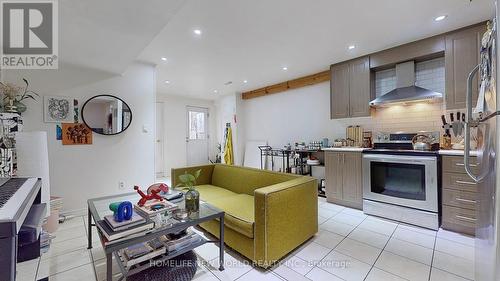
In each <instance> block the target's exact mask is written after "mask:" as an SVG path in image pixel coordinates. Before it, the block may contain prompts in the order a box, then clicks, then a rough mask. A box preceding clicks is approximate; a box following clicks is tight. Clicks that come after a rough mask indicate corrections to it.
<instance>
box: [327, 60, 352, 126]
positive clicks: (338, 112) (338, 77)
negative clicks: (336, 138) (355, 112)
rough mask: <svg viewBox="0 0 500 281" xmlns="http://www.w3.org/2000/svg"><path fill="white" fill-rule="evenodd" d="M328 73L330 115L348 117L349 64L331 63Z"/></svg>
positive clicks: (335, 117)
mask: <svg viewBox="0 0 500 281" xmlns="http://www.w3.org/2000/svg"><path fill="white" fill-rule="evenodd" d="M330 73H331V76H332V77H331V79H330V117H331V119H339V118H346V117H349V64H348V63H342V64H337V65H333V66H332V67H331V71H330Z"/></svg>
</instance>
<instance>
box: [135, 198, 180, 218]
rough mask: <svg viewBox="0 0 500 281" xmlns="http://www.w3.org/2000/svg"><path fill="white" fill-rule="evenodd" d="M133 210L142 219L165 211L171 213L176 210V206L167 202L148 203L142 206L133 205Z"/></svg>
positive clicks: (155, 201)
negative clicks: (141, 216)
mask: <svg viewBox="0 0 500 281" xmlns="http://www.w3.org/2000/svg"><path fill="white" fill-rule="evenodd" d="M134 209H135V210H136V212H137V213H139V214H141V215H143V216H144V217H152V216H155V215H156V214H159V213H165V212H167V211H173V210H176V209H178V206H177V205H176V204H174V203H172V202H168V201H167V200H163V201H159V200H154V201H148V202H146V204H144V206H139V205H137V204H135V205H134Z"/></svg>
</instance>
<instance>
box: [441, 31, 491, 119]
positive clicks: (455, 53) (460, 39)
mask: <svg viewBox="0 0 500 281" xmlns="http://www.w3.org/2000/svg"><path fill="white" fill-rule="evenodd" d="M485 31H486V26H485V25H484V24H483V25H480V26H475V27H472V28H467V29H463V30H459V31H455V32H451V33H448V34H447V35H446V36H445V56H444V60H445V91H446V92H445V99H446V109H462V108H465V96H466V93H467V77H468V76H469V73H470V72H471V71H472V69H473V68H474V67H475V66H476V65H477V64H478V63H479V51H480V50H481V38H482V36H483V34H484V32H485ZM478 88H479V85H478V79H477V75H476V77H475V78H474V84H473V87H472V97H473V98H472V100H473V102H474V106H475V104H476V100H477V94H478Z"/></svg>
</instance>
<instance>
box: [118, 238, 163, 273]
mask: <svg viewBox="0 0 500 281" xmlns="http://www.w3.org/2000/svg"><path fill="white" fill-rule="evenodd" d="M165 253H166V248H165V247H164V245H163V243H162V242H160V241H159V239H154V240H151V241H148V242H143V243H139V244H136V245H133V246H130V247H127V248H125V249H124V250H123V252H122V255H121V256H122V259H123V262H124V264H125V265H126V266H127V267H130V266H132V265H135V264H138V263H141V262H144V261H147V260H150V259H152V258H155V257H157V256H161V255H163V254H165Z"/></svg>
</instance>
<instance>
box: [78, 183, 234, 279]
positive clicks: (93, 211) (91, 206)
mask: <svg viewBox="0 0 500 281" xmlns="http://www.w3.org/2000/svg"><path fill="white" fill-rule="evenodd" d="M135 196H137V198H136V199H137V200H138V199H139V196H138V195H137V193H135V192H132V193H126V194H121V195H113V196H105V197H99V198H93V199H89V200H87V207H88V218H87V219H88V222H87V225H88V247H87V249H92V227H95V226H96V225H95V223H93V220H94V221H98V220H102V219H103V217H101V215H100V214H99V211H98V209H97V208H96V204H95V203H96V202H99V201H101V202H102V201H109V202H117V201H127V200H128V201H130V199H131V198H134V197H135ZM201 208H209V209H210V211H213V213H211V214H209V215H207V216H202V217H200V218H196V219H189V220H186V221H183V222H176V223H175V224H173V225H172V226H169V227H167V226H164V227H163V226H162V227H160V228H154V229H152V230H149V231H145V232H144V235H142V236H138V235H137V234H134V235H131V236H130V238H128V237H124V238H121V239H118V240H117V241H116V242H112V243H110V244H108V245H105V244H104V243H103V241H104V239H103V238H104V236H103V234H102V233H101V231H100V230H99V228H98V227H96V229H97V232H98V234H99V236H100V237H99V238H100V240H101V244H102V247H103V250H104V253H105V255H106V280H107V281H111V280H112V276H113V270H112V268H113V264H112V262H113V259H112V256H113V255H114V256H115V259H116V261H117V263H118V266H119V267H120V271H121V273H122V277H121V278H120V280H121V279H124V278H126V277H127V276H130V275H132V274H135V273H137V272H139V271H142V270H144V269H146V268H149V267H150V266H147V267H144V268H141V269H140V270H130V269H128V268H126V266H124V265H123V263H122V262H121V259H120V255H119V251H120V250H122V249H125V248H127V247H129V246H132V245H135V244H138V243H141V242H146V241H150V240H153V239H155V238H157V237H160V236H162V235H166V234H172V233H178V232H180V231H182V230H185V229H187V228H189V227H191V226H196V225H199V224H200V223H203V222H207V221H211V220H214V219H218V220H219V230H220V237H219V239H216V240H205V239H203V240H202V241H200V242H195V243H193V244H191V245H189V246H187V247H185V248H182V249H180V250H178V251H175V252H172V253H169V254H166V255H164V256H163V257H161V258H160V259H159V261H165V260H168V259H171V258H174V257H176V256H178V255H181V254H183V253H185V252H188V251H191V250H193V249H194V248H196V247H199V246H201V245H203V244H205V243H216V244H219V270H220V271H222V270H224V211H222V210H219V209H217V208H216V207H214V206H212V205H210V204H208V203H201V202H200V209H201Z"/></svg>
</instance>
